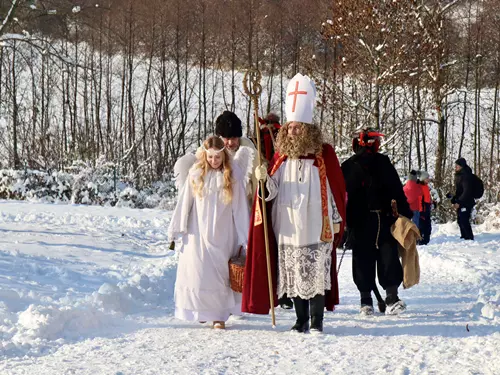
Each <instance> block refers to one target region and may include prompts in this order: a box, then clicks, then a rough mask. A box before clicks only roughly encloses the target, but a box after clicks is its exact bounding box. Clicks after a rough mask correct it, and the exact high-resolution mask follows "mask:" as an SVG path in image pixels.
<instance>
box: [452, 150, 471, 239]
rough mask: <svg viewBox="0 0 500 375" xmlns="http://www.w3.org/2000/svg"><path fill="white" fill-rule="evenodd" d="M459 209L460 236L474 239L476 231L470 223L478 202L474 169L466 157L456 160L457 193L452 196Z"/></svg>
mask: <svg viewBox="0 0 500 375" xmlns="http://www.w3.org/2000/svg"><path fill="white" fill-rule="evenodd" d="M451 203H453V205H454V207H455V209H456V210H457V223H458V226H459V227H460V238H463V239H464V240H473V239H474V233H472V227H471V225H470V215H471V212H472V208H473V207H474V205H475V204H476V202H475V200H474V177H473V176H472V169H471V168H470V167H469V166H468V165H467V161H466V160H465V159H464V158H459V159H457V161H456V162H455V195H454V196H453V198H451Z"/></svg>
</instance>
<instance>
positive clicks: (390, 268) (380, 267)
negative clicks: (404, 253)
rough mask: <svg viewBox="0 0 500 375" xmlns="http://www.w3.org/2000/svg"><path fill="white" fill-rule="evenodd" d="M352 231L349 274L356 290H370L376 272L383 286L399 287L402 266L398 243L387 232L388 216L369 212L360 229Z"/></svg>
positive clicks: (388, 230) (373, 283) (401, 278)
mask: <svg viewBox="0 0 500 375" xmlns="http://www.w3.org/2000/svg"><path fill="white" fill-rule="evenodd" d="M379 220H380V221H379ZM379 225H380V227H379ZM351 230H353V232H354V233H353V235H352V275H353V279H354V283H355V284H356V286H357V287H358V290H359V291H360V292H361V293H363V292H364V293H367V292H371V291H372V289H373V287H374V285H375V276H376V273H375V271H376V272H377V275H378V280H379V282H380V285H382V287H383V288H384V289H387V288H389V287H396V288H397V287H399V285H401V283H402V282H403V268H402V267H401V262H400V261H399V255H398V245H397V242H396V240H395V239H394V237H392V235H391V233H390V223H389V222H388V221H387V219H384V218H383V217H380V216H379V215H378V214H377V213H374V212H371V213H370V214H369V217H368V218H367V220H366V222H365V225H364V226H363V227H362V228H355V229H351ZM377 245H378V246H377Z"/></svg>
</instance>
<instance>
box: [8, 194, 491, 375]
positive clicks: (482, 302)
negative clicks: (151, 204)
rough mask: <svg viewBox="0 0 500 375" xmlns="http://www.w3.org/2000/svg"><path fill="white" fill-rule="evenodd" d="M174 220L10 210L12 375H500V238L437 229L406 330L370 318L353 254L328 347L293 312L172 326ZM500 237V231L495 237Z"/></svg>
mask: <svg viewBox="0 0 500 375" xmlns="http://www.w3.org/2000/svg"><path fill="white" fill-rule="evenodd" d="M169 217H170V213H169V212H166V211H161V210H134V209H127V208H109V207H107V208H104V207H87V206H72V205H48V204H35V203H27V202H22V203H19V202H13V201H0V235H1V237H0V374H37V375H41V374H51V375H52V374H92V375H96V374H113V375H118V374H120V375H129V374H291V373H294V374H499V373H500V365H499V363H500V231H499V230H498V229H495V226H493V225H491V223H485V224H484V225H482V226H478V227H475V228H474V231H475V233H476V239H477V241H475V242H462V241H460V240H458V237H459V234H458V227H457V226H456V224H444V225H440V226H436V227H434V228H433V229H434V232H433V235H432V240H431V245H429V246H427V247H421V248H420V249H419V250H420V260H421V268H422V275H421V284H420V285H417V286H416V287H414V288H412V289H409V290H407V291H402V293H401V294H402V298H404V299H405V301H406V302H407V304H408V311H407V313H405V314H404V315H402V316H400V317H393V316H388V317H386V316H383V315H380V314H376V315H375V316H374V317H360V316H359V314H358V302H359V301H358V293H357V290H356V288H355V286H354V284H353V282H352V277H351V256H350V252H347V253H346V255H345V258H344V260H343V262H342V266H341V269H340V274H339V279H340V296H341V305H340V306H338V309H337V311H336V312H334V313H328V314H327V315H326V316H325V334H324V335H321V336H317V335H316V336H315V335H310V334H306V335H300V334H292V333H290V332H289V328H290V327H291V325H292V324H293V322H294V315H295V314H294V312H293V311H283V310H281V309H277V311H276V313H277V328H276V329H274V330H273V329H271V324H270V318H269V317H267V316H251V315H245V316H244V318H243V319H242V320H230V321H229V323H228V329H227V330H226V331H214V330H212V329H210V328H209V327H208V326H206V325H201V324H187V323H184V322H180V321H177V320H175V319H173V318H172V315H173V286H174V282H175V272H176V261H177V257H176V255H175V253H174V252H172V251H170V250H169V249H168V241H167V238H166V228H167V225H168V222H169ZM495 231H496V232H495ZM340 255H341V252H339V253H338V256H339V257H340Z"/></svg>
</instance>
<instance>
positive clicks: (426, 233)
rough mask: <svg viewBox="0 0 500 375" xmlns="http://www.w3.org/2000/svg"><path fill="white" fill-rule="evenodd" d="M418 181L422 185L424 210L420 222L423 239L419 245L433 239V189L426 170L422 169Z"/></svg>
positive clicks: (421, 212)
mask: <svg viewBox="0 0 500 375" xmlns="http://www.w3.org/2000/svg"><path fill="white" fill-rule="evenodd" d="M418 182H419V184H420V185H421V187H422V194H423V196H422V210H421V211H420V222H419V226H418V228H419V229H420V235H421V236H422V240H420V242H419V245H427V244H428V243H429V241H430V240H431V231H432V223H431V208H432V196H431V189H430V188H429V182H430V176H429V173H427V172H426V171H420V172H419V173H418Z"/></svg>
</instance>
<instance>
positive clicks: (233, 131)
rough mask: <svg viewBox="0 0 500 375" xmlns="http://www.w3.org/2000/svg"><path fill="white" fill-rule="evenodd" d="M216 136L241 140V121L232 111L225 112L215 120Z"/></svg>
mask: <svg viewBox="0 0 500 375" xmlns="http://www.w3.org/2000/svg"><path fill="white" fill-rule="evenodd" d="M215 134H216V135H218V136H219V137H224V138H241V137H242V136H243V130H242V128H241V120H240V119H239V118H238V116H236V115H235V114H234V113H233V112H231V111H224V112H222V115H220V116H219V117H217V120H215Z"/></svg>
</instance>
